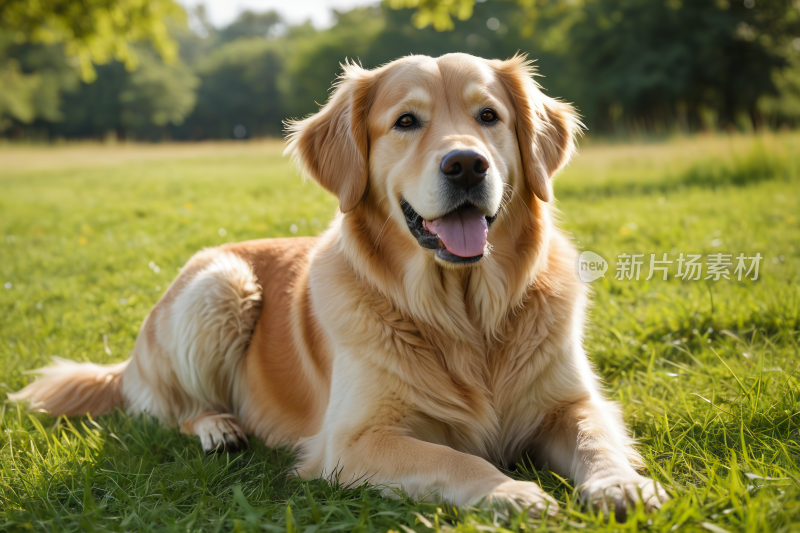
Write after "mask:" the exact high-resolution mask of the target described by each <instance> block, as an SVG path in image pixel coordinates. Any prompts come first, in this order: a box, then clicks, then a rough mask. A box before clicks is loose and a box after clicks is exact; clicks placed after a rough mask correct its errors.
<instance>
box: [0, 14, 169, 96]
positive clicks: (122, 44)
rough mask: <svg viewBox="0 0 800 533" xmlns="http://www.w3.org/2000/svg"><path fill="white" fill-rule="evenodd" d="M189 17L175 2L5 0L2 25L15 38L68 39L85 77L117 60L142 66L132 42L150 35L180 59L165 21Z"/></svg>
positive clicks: (162, 50)
mask: <svg viewBox="0 0 800 533" xmlns="http://www.w3.org/2000/svg"><path fill="white" fill-rule="evenodd" d="M182 17H184V11H183V10H182V9H181V8H180V7H179V6H178V5H177V4H176V3H175V2H173V0H82V1H80V2H76V1H74V0H36V1H30V0H3V2H2V3H0V28H1V29H3V30H4V31H8V32H11V33H12V34H13V37H14V39H15V41H17V42H30V43H43V44H54V43H62V44H63V45H64V52H65V54H66V55H67V57H74V58H76V59H77V60H78V62H79V63H80V69H81V76H82V78H83V80H84V81H87V82H90V81H93V80H94V79H95V77H96V74H95V71H94V67H93V63H95V64H105V63H107V62H108V61H109V60H110V59H112V58H114V59H116V60H118V61H122V62H124V63H125V66H126V68H128V69H129V70H132V69H134V68H135V67H136V65H137V62H138V59H137V54H136V53H135V51H134V50H133V49H132V48H131V46H130V45H131V43H133V42H136V41H140V40H144V39H147V40H149V41H150V42H151V43H152V45H153V46H154V47H155V48H156V50H158V52H159V53H160V54H161V55H162V57H163V58H164V59H165V60H166V61H168V62H169V61H173V60H174V59H175V57H176V49H175V44H174V42H173V41H172V40H171V39H170V37H169V34H168V32H167V26H166V25H165V22H164V21H165V19H168V18H176V19H181V18H182Z"/></svg>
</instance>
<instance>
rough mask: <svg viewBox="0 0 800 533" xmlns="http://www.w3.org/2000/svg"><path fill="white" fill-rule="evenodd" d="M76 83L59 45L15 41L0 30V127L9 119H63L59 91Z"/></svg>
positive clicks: (8, 121) (23, 121) (19, 120)
mask: <svg viewBox="0 0 800 533" xmlns="http://www.w3.org/2000/svg"><path fill="white" fill-rule="evenodd" d="M77 83H78V78H77V75H76V73H75V70H74V69H73V68H72V67H71V66H70V65H69V64H68V63H67V61H66V60H65V58H64V56H63V54H62V53H61V50H60V49H59V48H58V47H56V46H31V45H25V44H23V45H18V44H14V43H13V42H12V39H11V37H10V35H9V34H8V33H7V32H2V31H0V131H3V130H4V129H6V128H8V127H10V126H11V125H12V120H15V121H18V122H21V123H31V122H33V120H35V119H36V118H42V119H44V120H48V121H51V122H58V121H60V120H62V119H63V113H62V112H61V104H62V98H61V95H62V92H63V91H69V90H72V89H74V88H75V87H76V86H77Z"/></svg>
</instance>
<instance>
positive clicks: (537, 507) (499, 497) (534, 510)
mask: <svg viewBox="0 0 800 533" xmlns="http://www.w3.org/2000/svg"><path fill="white" fill-rule="evenodd" d="M483 502H484V505H488V506H490V507H492V508H493V509H500V510H508V511H515V512H520V511H521V510H523V509H525V510H527V511H528V513H529V514H530V515H532V516H534V517H541V516H543V515H545V514H548V515H550V516H555V515H556V514H558V503H557V502H556V501H555V500H554V499H553V498H552V497H551V496H550V495H548V494H547V493H546V492H545V491H543V490H542V489H541V487H539V485H537V484H536V483H532V482H530V481H515V480H513V479H510V480H508V481H504V482H503V483H501V484H500V485H498V486H496V487H495V488H494V489H492V491H491V492H490V493H489V494H488V495H487V496H486V498H484V500H483Z"/></svg>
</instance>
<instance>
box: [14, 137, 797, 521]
mask: <svg viewBox="0 0 800 533" xmlns="http://www.w3.org/2000/svg"><path fill="white" fill-rule="evenodd" d="M798 143H800V137H798V135H797V134H784V135H780V136H776V137H769V136H768V137H763V138H752V137H737V136H733V137H710V136H705V137H691V138H687V139H677V140H673V141H671V142H669V143H665V144H641V143H639V144H632V145H628V144H612V145H606V144H599V145H595V144H592V143H588V144H586V145H584V146H583V147H582V150H581V154H580V155H579V156H578V158H577V159H576V160H575V161H574V162H573V163H572V164H571V165H570V167H568V168H567V169H566V171H565V172H564V174H563V175H561V176H560V177H559V178H558V179H557V181H556V183H555V191H556V196H557V197H558V198H559V199H560V201H559V204H558V207H559V210H560V211H561V212H562V213H563V214H562V221H561V223H560V224H561V226H562V227H564V228H565V229H566V230H567V231H569V232H570V233H571V234H572V235H573V237H574V239H575V240H576V241H578V246H579V247H581V248H582V249H587V250H591V251H594V252H596V253H599V254H600V255H602V256H603V257H605V258H607V259H609V260H610V261H613V258H614V257H615V256H616V255H617V254H619V253H622V252H632V251H633V252H637V253H657V254H658V253H661V252H668V253H670V255H671V256H673V257H674V255H676V253H677V252H684V253H702V254H710V253H718V252H723V253H738V252H747V253H748V254H749V253H754V252H760V253H761V254H762V255H763V256H764V260H763V261H762V263H761V267H760V279H759V280H758V281H755V282H751V281H742V282H738V281H736V280H735V279H733V280H730V281H726V280H720V281H717V282H713V283H712V282H683V281H681V280H679V279H675V278H670V279H669V280H668V281H662V280H660V279H658V278H654V279H652V280H649V281H644V280H643V279H642V280H640V281H638V282H636V281H618V280H615V279H614V275H613V267H612V269H611V270H610V271H609V273H608V274H607V275H606V277H605V278H602V279H599V280H597V281H595V282H594V283H593V284H592V288H593V292H594V294H593V300H594V306H593V307H592V309H591V321H590V326H589V331H588V335H587V338H586V340H585V345H586V349H587V352H588V353H589V354H590V357H591V359H592V361H593V363H594V365H595V366H596V368H597V369H598V371H599V372H600V374H601V375H602V376H603V378H604V381H605V383H606V384H607V388H608V394H609V395H610V396H611V397H612V398H614V399H615V400H617V401H619V402H620V403H621V405H622V408H623V413H624V417H625V420H626V421H627V422H628V424H629V425H630V426H631V428H632V430H633V432H634V434H635V437H636V438H637V440H638V441H639V442H640V444H641V446H640V447H641V450H642V452H643V453H644V455H645V460H646V464H647V471H648V473H649V475H652V476H654V477H656V478H657V479H658V480H659V481H661V482H663V483H665V485H666V486H667V488H668V490H669V491H670V492H671V493H672V494H673V496H674V499H673V500H672V501H671V502H669V503H667V504H666V505H665V506H664V507H663V509H662V510H661V511H659V512H658V513H655V514H653V515H652V516H645V515H644V514H643V513H642V512H641V511H640V510H637V511H636V512H634V513H633V516H632V518H631V521H630V522H628V523H627V524H624V525H620V524H617V523H616V522H615V521H614V518H613V517H604V516H602V514H600V513H596V512H594V511H591V510H587V509H584V508H583V507H582V506H581V505H580V503H579V502H577V501H576V498H575V491H574V487H573V486H572V483H573V482H572V481H571V480H570V479H562V478H559V477H557V476H555V475H553V474H552V473H550V472H548V471H546V470H536V469H534V468H532V467H531V466H530V462H529V461H524V462H522V463H520V464H518V465H515V466H514V467H513V470H512V472H511V475H512V476H514V477H516V478H519V479H528V480H536V481H538V482H540V483H541V484H542V485H543V486H544V487H545V489H546V490H547V491H548V492H550V493H552V494H554V495H555V497H556V498H557V499H558V500H559V502H560V503H561V508H562V515H561V516H560V517H558V518H556V519H551V520H548V521H547V522H546V523H545V522H543V521H539V520H531V519H528V518H527V517H525V516H521V515H517V516H512V517H510V518H509V519H508V520H506V519H504V518H503V517H499V516H496V515H494V514H492V513H487V512H481V511H476V510H473V509H468V508H461V509H454V508H451V507H449V506H444V505H437V504H434V503H418V502H413V501H410V500H409V499H407V498H402V497H401V498H400V499H396V500H390V499H384V498H381V497H380V495H379V491H378V490H376V489H375V488H372V487H368V486H361V487H351V488H344V487H342V486H341V485H339V484H336V483H334V484H333V485H329V484H328V483H326V482H324V481H311V482H300V481H298V480H297V479H296V478H294V477H291V476H290V475H289V471H290V468H291V465H292V461H293V456H292V454H291V453H290V452H288V451H285V450H271V449H268V448H265V447H264V446H262V445H261V444H259V443H258V442H257V441H256V440H255V439H251V442H250V449H249V450H248V451H246V452H243V453H241V454H236V455H219V456H209V457H206V456H205V455H204V454H203V452H202V450H201V449H200V445H199V442H198V440H197V439H196V438H195V437H190V436H186V435H183V434H181V433H180V432H179V431H178V430H177V428H172V427H165V426H162V425H160V424H158V423H157V422H155V421H153V420H151V419H148V418H146V417H127V416H125V415H124V414H122V413H115V414H113V415H108V416H102V417H99V418H98V419H96V420H90V419H88V418H85V417H76V418H72V419H64V418H62V419H53V418H52V417H49V416H47V415H44V414H41V413H27V412H25V411H24V410H22V409H20V408H18V406H17V405H15V404H12V403H9V402H8V401H4V400H0V401H2V402H3V403H2V404H1V405H0V412H1V413H2V415H0V529H2V530H9V531H19V530H39V531H85V530H112V531H131V530H148V531H152V530H158V531H178V530H180V531H187V530H191V531H231V530H235V531H387V530H389V529H392V530H394V531H401V530H403V531H409V530H413V531H419V532H427V531H465V532H466V531H497V532H500V531H529V530H539V529H541V530H547V531H574V530H575V529H576V528H580V529H582V530H586V531H637V530H639V529H642V530H647V531H654V532H665V533H666V532H670V531H692V532H694V531H698V532H699V531H713V532H718V531H722V530H725V531H729V532H736V531H742V532H745V531H748V532H755V531H775V532H790V531H796V529H797V517H798V515H800V484H798V478H800V436H799V435H800V434H799V433H798V430H800V426H799V425H798V414H797V413H798V405H800V383H799V382H798V375H797V371H798V364H800V361H799V360H798V340H800V339H798V336H800V288H799V287H800V283H798V282H800V248H798V243H800V239H799V238H798V237H799V236H800V219H798V215H797V214H798V213H799V212H800V187H798V186H797V185H798V181H799V180H800V156H799V155H798V153H797V150H796V147H797V146H798ZM282 149H283V145H282V143H280V142H277V141H267V142H249V143H236V144H233V143H226V144H222V143H203V144H200V145H195V144H172V145H162V146H158V147H150V146H143V145H125V146H115V145H107V146H101V145H78V146H70V145H67V146H60V147H53V148H44V147H24V146H11V147H9V146H6V147H0V166H2V168H3V174H2V177H1V178H0V212H2V213H3V216H2V217H0V257H2V258H3V261H0V313H2V316H3V320H1V321H0V340H1V341H2V342H0V391H2V392H10V391H12V390H15V389H17V388H19V387H21V386H22V385H23V384H25V383H27V382H28V381H29V380H30V379H32V378H31V376H29V375H26V374H24V372H25V371H27V370H30V369H33V368H36V367H38V366H41V365H42V364H45V363H47V361H48V360H49V358H50V356H51V355H59V356H62V357H68V358H71V359H76V360H80V361H95V362H102V363H111V362H117V361H121V360H123V359H125V358H126V357H127V356H128V354H129V353H130V351H131V349H132V347H133V343H134V339H135V337H136V334H137V331H138V328H139V326H140V324H141V322H142V319H143V318H144V316H145V315H146V313H147V312H148V311H149V309H150V308H151V307H152V305H153V304H154V303H155V302H156V300H157V299H158V298H159V297H160V296H161V294H162V293H163V291H164V290H165V289H166V287H167V285H168V284H169V283H170V281H171V280H172V279H173V278H174V277H175V275H176V272H177V270H178V269H179V268H180V267H181V266H182V265H183V264H184V263H185V262H186V260H187V259H188V258H189V257H190V256H191V255H192V254H193V253H194V252H195V251H196V250H198V249H200V248H202V247H204V246H215V245H219V244H222V243H225V242H234V241H239V240H244V239H252V238H262V237H284V236H293V235H314V234H318V233H320V232H321V231H322V230H323V228H324V226H325V225H326V222H327V221H328V220H329V218H330V216H331V215H332V213H333V212H334V210H335V208H336V202H335V200H334V199H333V198H331V197H330V196H329V195H327V194H326V193H324V192H323V191H322V190H321V189H320V188H319V187H317V186H314V185H313V184H303V183H302V181H301V179H300V177H299V176H297V175H296V173H295V171H294V169H293V168H292V167H291V166H290V164H289V162H288V161H287V160H286V159H285V158H282V157H281V151H282ZM676 179H677V180H679V181H682V182H683V183H682V185H679V186H672V185H671V182H672V181H673V180H676ZM231 180H233V181H235V186H233V187H232V186H231ZM223 229H224V231H222V230H223ZM673 273H674V271H673ZM5 287H7V288H5ZM406 528H408V529H406ZM523 528H524V529H523Z"/></svg>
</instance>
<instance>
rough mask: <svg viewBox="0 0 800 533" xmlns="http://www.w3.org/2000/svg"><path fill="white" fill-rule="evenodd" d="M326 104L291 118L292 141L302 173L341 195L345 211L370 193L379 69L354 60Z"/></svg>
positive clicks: (289, 150) (289, 146)
mask: <svg viewBox="0 0 800 533" xmlns="http://www.w3.org/2000/svg"><path fill="white" fill-rule="evenodd" d="M342 68H343V69H344V73H343V74H342V75H341V76H340V77H339V80H338V81H337V83H336V84H335V85H334V91H333V93H332V94H331V96H330V98H329V99H328V102H327V103H326V104H325V105H324V106H323V107H322V109H321V110H320V111H319V112H318V113H316V114H314V115H311V116H310V117H308V118H306V119H304V120H298V121H290V122H288V123H287V132H288V133H289V135H288V137H287V146H286V151H285V152H284V153H288V154H291V155H292V158H293V159H294V160H295V162H296V163H297V164H298V166H299V167H300V169H301V170H302V172H303V173H304V174H306V175H308V176H311V177H312V178H314V180H315V181H316V182H317V183H319V184H320V185H322V186H323V187H324V188H325V189H327V190H328V191H330V192H332V193H333V194H335V195H336V197H337V198H338V199H339V209H341V211H342V213H346V212H348V211H350V210H352V209H353V208H355V206H357V205H358V203H359V202H360V201H361V199H362V198H363V197H364V195H365V194H366V192H367V178H368V176H369V139H368V136H367V113H368V111H369V101H370V94H371V92H372V86H373V82H374V77H375V76H374V73H372V72H370V71H368V70H364V69H363V68H361V67H360V66H358V65H356V64H354V63H350V64H345V65H342Z"/></svg>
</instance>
